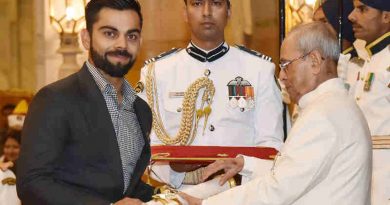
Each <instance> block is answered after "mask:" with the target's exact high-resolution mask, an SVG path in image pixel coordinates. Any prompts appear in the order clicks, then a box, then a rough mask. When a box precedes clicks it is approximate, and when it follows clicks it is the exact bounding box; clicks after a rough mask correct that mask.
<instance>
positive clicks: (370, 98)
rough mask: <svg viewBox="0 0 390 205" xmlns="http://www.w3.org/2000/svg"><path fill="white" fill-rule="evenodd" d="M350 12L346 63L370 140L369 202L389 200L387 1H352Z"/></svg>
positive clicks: (376, 204) (389, 25) (389, 17)
mask: <svg viewBox="0 0 390 205" xmlns="http://www.w3.org/2000/svg"><path fill="white" fill-rule="evenodd" d="M354 6H355V9H354V10H353V11H352V13H351V14H350V15H349V19H350V20H351V22H352V24H353V31H354V35H355V37H356V38H357V39H360V40H357V41H356V42H355V43H354V47H355V49H353V50H352V49H351V52H350V56H351V59H350V60H349V63H348V67H347V68H348V73H350V74H349V76H351V77H349V79H348V82H347V83H349V84H350V91H349V93H350V95H351V96H352V97H354V98H355V100H356V102H357V104H358V105H359V107H360V108H361V109H362V111H363V113H364V115H365V117H366V119H367V121H368V125H369V127H370V132H371V135H372V140H373V146H374V147H373V148H374V149H373V181H372V204H373V205H379V204H387V203H389V200H390V161H389V159H390V150H389V148H390V46H389V44H390V1H387V0H355V1H354Z"/></svg>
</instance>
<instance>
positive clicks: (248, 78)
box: [139, 0, 283, 187]
mask: <svg viewBox="0 0 390 205" xmlns="http://www.w3.org/2000/svg"><path fill="white" fill-rule="evenodd" d="M185 5H186V6H185V16H184V18H185V20H186V22H187V23H188V25H189V28H190V31H191V41H190V42H189V44H188V46H187V47H186V48H184V49H175V50H172V51H170V52H168V53H165V54H163V55H161V56H159V57H157V58H154V59H151V60H150V61H148V62H146V65H145V67H144V68H143V69H142V72H141V82H140V83H139V88H140V90H142V92H141V93H140V96H141V97H142V98H144V99H147V100H148V102H149V104H150V103H151V102H152V104H153V106H152V107H153V108H152V109H153V110H154V113H155V114H156V116H158V119H157V120H156V118H155V116H154V118H155V121H156V122H155V123H154V130H153V132H152V134H151V144H152V145H161V144H171V145H172V144H174V145H203V146H208V145H215V146H266V147H273V148H276V149H279V148H280V146H281V145H282V142H283V122H282V121H283V120H282V110H283V106H282V100H281V95H280V90H279V89H278V87H277V84H276V82H275V79H274V72H275V66H274V64H273V63H272V62H271V58H270V57H268V56H266V55H263V54H261V53H258V52H255V51H252V50H249V49H247V48H245V47H242V46H230V45H228V44H227V43H226V42H225V36H224V29H225V27H226V24H227V22H228V19H229V17H230V15H231V10H230V1H229V0H185ZM151 82H153V83H151ZM194 82H195V83H194ZM201 82H203V83H204V85H205V89H203V88H202V89H199V92H198V97H196V98H192V100H193V101H196V106H195V107H194V108H193V109H188V106H187V105H188V104H191V103H190V101H189V99H191V96H193V95H196V92H192V91H193V90H194V89H195V88H198V87H197V86H196V85H197V83H201ZM210 84H212V85H210ZM142 87H144V88H145V89H142ZM148 90H149V92H148ZM152 91H155V92H152ZM204 93H205V94H204ZM205 95H206V98H205V97H204V96H205ZM183 102H185V103H183ZM188 110H192V111H194V110H196V112H195V113H194V115H196V117H195V120H194V121H195V122H193V121H192V118H190V119H191V123H193V124H194V126H193V127H192V130H193V131H191V132H190V133H189V137H188V136H186V135H182V134H181V133H182V132H181V131H183V130H185V127H186V126H184V127H183V124H185V122H187V124H186V125H187V126H188V125H189V126H191V125H190V124H191V123H190V124H188V121H185V120H183V119H187V115H188ZM199 111H200V112H199ZM190 113H191V112H190ZM156 125H160V126H156ZM156 127H157V128H158V130H156ZM162 129H163V130H164V131H162ZM194 130H195V132H194ZM183 132H185V131H183ZM161 133H166V134H167V135H170V136H169V137H167V136H163V135H161ZM177 133H178V134H177ZM185 133H186V132H185ZM187 133H188V132H187ZM175 136H176V138H175ZM178 138H180V139H178ZM175 139H176V140H175ZM161 167H163V166H161ZM155 170H157V169H155ZM158 173H159V174H157V175H159V176H158V178H160V179H161V181H164V182H169V183H171V184H172V185H174V186H175V187H180V186H181V184H182V183H183V181H184V183H186V182H187V179H188V176H189V175H188V173H187V174H184V173H176V172H174V171H172V170H170V171H169V173H168V174H167V172H164V173H166V174H163V172H159V171H158Z"/></svg>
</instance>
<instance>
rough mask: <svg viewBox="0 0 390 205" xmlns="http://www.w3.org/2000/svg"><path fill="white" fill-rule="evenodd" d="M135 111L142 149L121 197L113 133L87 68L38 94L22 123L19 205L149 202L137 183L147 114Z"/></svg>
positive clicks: (140, 107) (146, 154)
mask: <svg viewBox="0 0 390 205" xmlns="http://www.w3.org/2000/svg"><path fill="white" fill-rule="evenodd" d="M134 108H135V110H136V114H137V117H138V121H139V123H140V126H141V129H142V132H143V137H144V139H145V146H144V148H143V150H142V154H141V156H140V159H139V160H138V162H137V165H136V167H135V170H134V173H133V176H132V179H131V182H130V185H129V187H128V189H127V190H126V193H125V194H123V186H124V184H123V173H122V164H121V158H120V154H119V147H118V143H117V139H116V136H115V130H114V127H113V124H112V121H111V117H110V114H109V112H108V110H107V107H106V103H105V101H104V98H103V95H102V94H101V92H100V90H99V88H98V86H97V85H96V83H95V81H94V79H93V77H92V75H91V74H90V73H89V71H88V68H87V67H86V66H85V65H84V66H83V68H82V69H81V70H80V71H79V72H77V73H75V74H73V75H71V76H69V77H67V78H65V79H63V80H60V81H57V82H55V83H53V84H51V85H48V86H46V87H44V88H43V89H41V90H40V91H39V92H38V93H37V95H36V96H35V97H34V99H33V101H32V103H31V105H30V107H29V111H28V114H27V117H26V121H25V123H24V128H23V133H22V147H21V154H20V158H19V164H18V180H17V191H18V195H19V197H20V199H21V200H22V202H23V205H30V204H32V205H45V204H53V205H54V204H55V205H62V204H64V205H65V204H66V205H78V204H80V205H81V204H83V205H84V204H93V205H100V204H102V205H109V204H110V203H113V202H116V201H118V200H120V199H122V198H124V197H125V196H129V197H132V198H139V199H141V200H143V201H148V200H150V198H151V195H152V188H151V187H150V186H148V185H146V184H144V183H143V182H142V181H141V180H140V178H141V176H142V174H143V172H144V170H145V168H146V166H147V164H148V162H149V159H150V144H149V133H150V130H151V122H152V115H151V111H150V108H149V107H148V105H147V104H146V102H145V101H143V100H142V99H141V98H139V97H137V99H136V101H135V102H134Z"/></svg>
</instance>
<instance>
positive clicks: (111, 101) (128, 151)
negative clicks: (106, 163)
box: [86, 61, 145, 192]
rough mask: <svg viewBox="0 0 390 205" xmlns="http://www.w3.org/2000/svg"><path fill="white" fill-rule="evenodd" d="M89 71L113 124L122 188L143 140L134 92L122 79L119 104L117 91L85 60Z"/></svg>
mask: <svg viewBox="0 0 390 205" xmlns="http://www.w3.org/2000/svg"><path fill="white" fill-rule="evenodd" d="M86 65H87V67H88V70H89V72H90V73H91V74H92V76H93V79H94V80H95V82H96V84H97V86H98V87H99V89H100V91H101V92H102V94H103V97H104V100H105V101H106V105H107V109H108V112H109V113H110V116H111V120H112V124H113V125H114V129H115V134H116V139H117V141H118V145H119V151H120V155H121V161H122V170H123V180H124V190H123V192H125V191H126V189H127V187H128V186H129V183H130V180H131V176H132V174H133V171H134V168H135V166H136V163H137V161H138V159H139V157H140V155H141V152H142V148H143V146H144V145H145V141H144V139H143V137H142V130H141V127H140V125H139V122H138V119H137V116H136V114H135V110H134V106H133V104H134V101H135V99H136V93H135V91H134V90H133V88H132V87H131V86H130V84H129V83H128V82H127V81H126V80H125V79H124V80H123V85H122V90H121V92H122V94H123V100H122V102H121V103H120V104H119V102H118V96H117V91H116V90H115V87H114V86H113V85H112V84H110V83H109V82H108V81H107V80H106V79H105V78H104V77H103V76H102V75H101V73H100V72H99V71H98V69H97V68H96V67H95V66H93V65H92V64H91V63H89V62H88V61H87V62H86Z"/></svg>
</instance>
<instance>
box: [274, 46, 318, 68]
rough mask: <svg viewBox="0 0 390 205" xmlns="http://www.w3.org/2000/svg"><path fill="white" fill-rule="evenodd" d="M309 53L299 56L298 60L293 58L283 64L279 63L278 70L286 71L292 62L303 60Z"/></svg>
mask: <svg viewBox="0 0 390 205" xmlns="http://www.w3.org/2000/svg"><path fill="white" fill-rule="evenodd" d="M310 53H311V51H310V52H308V53H306V54H304V55H301V56H299V57H298V58H294V59H292V60H288V61H285V62H283V63H282V62H281V63H279V68H280V70H285V71H287V66H288V65H290V64H291V63H293V62H294V61H297V60H300V59H303V58H305V57H306V56H308V55H309V54H310Z"/></svg>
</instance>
